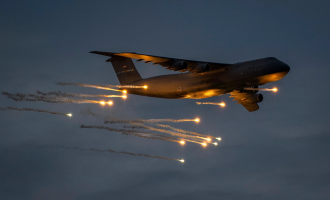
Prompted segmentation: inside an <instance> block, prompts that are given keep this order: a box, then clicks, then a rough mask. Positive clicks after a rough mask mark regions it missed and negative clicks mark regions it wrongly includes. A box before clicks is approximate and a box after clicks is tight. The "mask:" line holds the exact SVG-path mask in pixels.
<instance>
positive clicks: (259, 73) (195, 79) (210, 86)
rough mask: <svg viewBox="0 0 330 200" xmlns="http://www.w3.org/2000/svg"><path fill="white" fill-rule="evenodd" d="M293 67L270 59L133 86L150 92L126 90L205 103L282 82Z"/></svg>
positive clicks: (130, 92)
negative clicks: (204, 99) (210, 98)
mask: <svg viewBox="0 0 330 200" xmlns="http://www.w3.org/2000/svg"><path fill="white" fill-rule="evenodd" d="M289 71H290V67H289V66H288V65H287V64H285V63H283V62H281V61H279V60H278V59H276V58H273V57H269V58H263V59H258V60H252V61H247V62H241V63H237V64H232V65H228V67H225V68H221V69H216V70H211V71H209V72H205V73H181V74H172V75H163V76H156V77H151V78H146V79H142V80H139V81H136V82H133V83H132V84H131V85H137V86H143V85H147V86H148V88H147V89H132V88H131V89H126V90H127V93H129V94H136V95H142V96H149V97H158V98H168V99H183V98H188V99H202V98H208V97H213V96H219V95H223V94H227V93H229V92H231V91H233V90H235V89H242V88H244V87H253V86H260V85H264V84H266V83H269V82H273V81H278V80H280V79H282V78H283V77H284V76H285V75H286V74H287V73H288V72H289Z"/></svg>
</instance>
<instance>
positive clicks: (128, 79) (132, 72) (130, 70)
mask: <svg viewBox="0 0 330 200" xmlns="http://www.w3.org/2000/svg"><path fill="white" fill-rule="evenodd" d="M90 53H95V54H99V55H104V56H110V57H111V58H109V59H108V60H106V62H111V63H112V66H113V68H114V70H115V72H116V74H117V77H118V79H119V82H120V84H121V85H129V84H130V83H133V82H135V81H138V80H141V79H142V78H141V76H140V74H139V72H138V71H137V70H136V68H135V65H134V63H133V61H132V59H131V58H125V57H122V56H118V55H116V53H111V52H101V51H91V52H90Z"/></svg>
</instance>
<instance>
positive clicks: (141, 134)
mask: <svg viewBox="0 0 330 200" xmlns="http://www.w3.org/2000/svg"><path fill="white" fill-rule="evenodd" d="M80 128H95V129H103V130H108V131H113V132H117V133H121V134H123V135H132V136H137V137H142V138H147V139H157V140H164V141H169V142H178V143H179V142H180V141H178V140H176V139H175V138H173V137H168V136H164V135H159V134H155V133H151V132H144V131H137V130H127V129H117V128H110V127H105V126H86V125H81V126H80ZM150 135H152V136H150Z"/></svg>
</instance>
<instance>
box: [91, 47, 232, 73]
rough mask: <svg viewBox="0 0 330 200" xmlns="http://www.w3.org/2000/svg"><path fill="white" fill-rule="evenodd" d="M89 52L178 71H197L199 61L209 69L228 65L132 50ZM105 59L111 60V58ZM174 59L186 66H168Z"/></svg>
mask: <svg viewBox="0 0 330 200" xmlns="http://www.w3.org/2000/svg"><path fill="white" fill-rule="evenodd" d="M90 53H95V54H99V55H104V56H110V57H125V58H132V59H137V61H144V62H145V63H150V62H151V63H153V64H154V65H161V66H162V67H166V68H167V69H169V70H173V71H180V72H185V71H189V72H193V73H198V72H196V70H195V67H196V66H197V64H199V63H207V64H208V65H209V66H210V70H214V69H220V68H225V67H226V66H229V65H230V64H225V63H213V62H204V61H193V60H185V59H177V58H168V57H161V56H152V55H146V54H138V53H135V52H133V53H112V52H102V51H91V52H90ZM107 61H111V58H110V59H109V60H107ZM175 61H185V62H186V63H187V65H188V67H187V68H186V69H182V70H176V69H173V68H170V65H171V64H172V63H174V62H175Z"/></svg>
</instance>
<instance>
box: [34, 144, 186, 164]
mask: <svg viewBox="0 0 330 200" xmlns="http://www.w3.org/2000/svg"><path fill="white" fill-rule="evenodd" d="M29 146H30V147H36V148H41V149H43V148H63V149H70V150H80V151H95V152H100V153H103V152H109V153H115V154H125V155H131V156H144V157H148V158H159V159H163V160H175V161H180V162H184V160H183V159H173V158H166V157H161V156H153V155H148V154H142V153H138V154H137V153H131V152H127V151H114V150H112V149H104V150H102V149H96V148H89V149H88V148H82V147H67V146H63V145H58V146H55V145H29Z"/></svg>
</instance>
